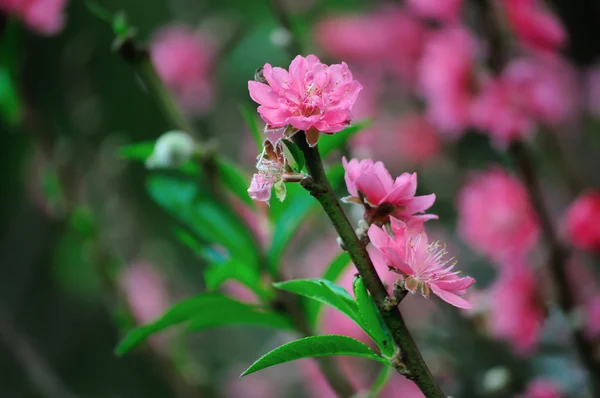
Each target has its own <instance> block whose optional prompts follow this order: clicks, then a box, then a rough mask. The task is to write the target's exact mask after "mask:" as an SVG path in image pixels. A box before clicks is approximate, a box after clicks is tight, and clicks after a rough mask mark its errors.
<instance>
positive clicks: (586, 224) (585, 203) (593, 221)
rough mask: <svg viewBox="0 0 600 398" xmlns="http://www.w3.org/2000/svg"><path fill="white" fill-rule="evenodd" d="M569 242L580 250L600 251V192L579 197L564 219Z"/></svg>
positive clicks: (592, 192)
mask: <svg viewBox="0 0 600 398" xmlns="http://www.w3.org/2000/svg"><path fill="white" fill-rule="evenodd" d="M564 224H565V229H566V233H567V238H568V239H569V242H570V243H571V244H572V245H573V246H575V247H576V248H579V249H584V250H600V192H598V191H591V192H587V193H584V194H582V195H581V196H579V197H578V198H577V199H576V200H575V201H574V202H573V203H571V205H570V206H569V208H568V209H567V212H566V214H565V218H564Z"/></svg>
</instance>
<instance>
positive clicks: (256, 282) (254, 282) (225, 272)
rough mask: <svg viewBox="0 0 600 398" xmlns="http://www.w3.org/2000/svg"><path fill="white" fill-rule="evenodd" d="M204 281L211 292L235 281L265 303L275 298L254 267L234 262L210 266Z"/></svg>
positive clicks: (217, 263)
mask: <svg viewBox="0 0 600 398" xmlns="http://www.w3.org/2000/svg"><path fill="white" fill-rule="evenodd" d="M204 280H205V282H206V288H207V289H210V290H216V289H218V288H219V287H221V285H222V284H223V283H224V282H226V281H229V280H235V281H237V282H239V283H241V284H242V285H244V286H245V287H247V288H248V289H249V290H250V291H252V292H253V293H254V294H256V296H257V297H259V298H260V299H262V300H263V301H269V300H270V299H272V298H273V296H274V292H273V289H271V290H270V291H269V290H267V289H266V288H265V286H264V284H263V283H262V281H261V280H260V275H259V274H258V273H257V272H256V271H255V270H254V269H253V268H252V267H250V266H248V265H246V264H241V263H239V262H238V261H234V260H229V261H225V262H220V263H219V262H215V263H212V264H210V265H209V266H208V267H206V269H205V270H204ZM269 288H270V285H269Z"/></svg>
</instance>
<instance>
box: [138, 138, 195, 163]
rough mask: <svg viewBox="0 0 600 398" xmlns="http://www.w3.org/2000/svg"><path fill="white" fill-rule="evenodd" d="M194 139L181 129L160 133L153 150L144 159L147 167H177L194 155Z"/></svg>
mask: <svg viewBox="0 0 600 398" xmlns="http://www.w3.org/2000/svg"><path fill="white" fill-rule="evenodd" d="M194 151H195V144H194V139H193V138H192V137H191V136H190V135H189V134H188V133H185V132H183V131H168V132H166V133H164V134H163V135H161V136H160V137H159V138H158V140H156V144H155V145H154V151H152V155H150V157H149V158H148V159H146V167H147V168H148V169H158V168H177V167H179V166H181V165H182V164H184V163H186V162H187V161H189V160H190V159H192V157H193V156H194Z"/></svg>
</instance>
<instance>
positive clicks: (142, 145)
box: [119, 141, 154, 162]
mask: <svg viewBox="0 0 600 398" xmlns="http://www.w3.org/2000/svg"><path fill="white" fill-rule="evenodd" d="M153 150H154V141H141V142H136V143H133V144H129V145H124V146H122V147H120V148H119V156H120V157H122V158H124V159H130V160H139V161H142V162H144V161H146V159H148V158H149V157H150V155H152V151H153Z"/></svg>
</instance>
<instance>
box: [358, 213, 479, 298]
mask: <svg viewBox="0 0 600 398" xmlns="http://www.w3.org/2000/svg"><path fill="white" fill-rule="evenodd" d="M390 223H391V228H392V232H393V234H394V236H390V235H389V234H388V233H387V232H386V231H385V229H384V228H379V227H377V226H376V225H372V226H371V228H369V238H370V239H371V243H373V246H375V247H376V248H377V249H378V250H379V251H381V253H382V254H383V256H384V259H385V261H386V263H387V265H388V266H389V267H390V268H393V269H394V270H395V271H396V272H398V273H399V274H401V275H402V276H403V278H404V287H405V288H406V289H407V290H408V291H409V292H411V293H415V292H416V291H417V290H420V291H421V294H422V295H423V296H424V297H429V294H430V291H431V292H433V294H435V295H436V296H438V297H439V298H441V299H442V300H444V301H445V302H447V303H449V304H452V305H453V306H455V307H458V308H465V309H468V308H471V304H469V302H468V301H466V300H465V299H463V298H462V297H460V296H463V295H465V294H466V292H467V288H469V287H470V286H471V285H472V284H473V283H474V282H475V279H473V278H471V277H468V276H467V277H462V278H461V277H459V276H458V274H459V273H460V272H458V271H452V270H453V268H454V266H455V264H456V262H453V259H446V258H445V257H446V255H447V252H446V249H445V248H444V247H442V246H441V245H440V244H439V243H438V242H433V243H429V242H428V239H427V235H426V234H425V232H417V233H415V230H414V228H413V227H411V226H410V225H407V224H405V223H403V222H402V221H400V220H397V219H395V218H390Z"/></svg>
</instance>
